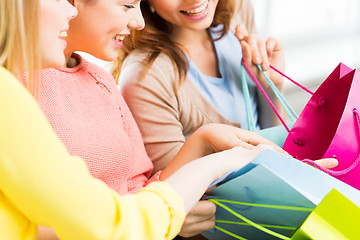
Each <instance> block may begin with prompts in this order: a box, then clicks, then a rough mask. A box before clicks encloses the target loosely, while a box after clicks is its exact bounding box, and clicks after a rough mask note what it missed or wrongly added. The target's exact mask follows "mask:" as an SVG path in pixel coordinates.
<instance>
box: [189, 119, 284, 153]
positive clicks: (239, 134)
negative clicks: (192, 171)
mask: <svg viewBox="0 0 360 240" xmlns="http://www.w3.org/2000/svg"><path fill="white" fill-rule="evenodd" d="M194 134H197V135H199V137H198V138H200V140H201V141H203V142H204V147H205V149H204V155H206V154H210V153H214V152H220V151H223V150H227V149H230V148H233V147H237V146H241V147H243V148H245V149H253V148H254V147H255V146H257V145H259V144H266V145H268V146H270V147H272V148H273V149H274V150H276V151H278V152H281V153H284V154H287V153H286V152H285V151H284V150H283V149H282V148H281V147H279V146H278V145H276V144H275V143H273V142H272V141H270V140H268V139H266V138H264V137H261V136H260V135H259V134H257V133H255V132H251V131H248V130H245V129H241V128H237V127H233V126H230V125H225V124H216V123H212V124H207V125H204V126H202V127H200V128H199V129H198V130H197V131H196V132H195V133H194ZM204 155H203V156H204Z"/></svg>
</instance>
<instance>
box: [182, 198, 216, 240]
mask: <svg viewBox="0 0 360 240" xmlns="http://www.w3.org/2000/svg"><path fill="white" fill-rule="evenodd" d="M215 212H216V205H215V204H214V203H212V202H209V201H206V200H203V201H199V202H198V203H197V204H196V205H195V206H194V207H193V208H192V209H191V211H190V212H189V213H188V215H187V216H186V218H185V221H184V224H183V226H182V228H181V231H180V233H179V235H180V236H182V237H185V238H188V237H192V236H195V235H197V234H200V233H202V232H204V231H207V230H211V229H214V227H215Z"/></svg>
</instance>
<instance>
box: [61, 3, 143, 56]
mask: <svg viewBox="0 0 360 240" xmlns="http://www.w3.org/2000/svg"><path fill="white" fill-rule="evenodd" d="M74 5H75V7H76V8H77V9H78V12H79V14H78V16H77V17H76V18H75V19H74V20H73V21H71V22H70V29H69V32H68V47H67V48H66V55H67V56H68V57H69V56H70V55H71V53H72V52H74V51H83V52H87V53H89V54H91V55H93V56H95V57H97V58H100V59H103V60H106V61H112V60H114V59H115V58H116V56H117V50H118V49H119V48H121V46H122V43H123V39H124V37H125V36H127V35H129V34H130V30H132V29H136V30H141V29H142V28H143V27H144V19H143V17H142V15H141V11H140V0H91V1H89V0H75V1H74Z"/></svg>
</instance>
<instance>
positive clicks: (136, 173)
mask: <svg viewBox="0 0 360 240" xmlns="http://www.w3.org/2000/svg"><path fill="white" fill-rule="evenodd" d="M73 56H74V57H75V58H77V59H78V60H79V61H80V64H79V65H78V66H77V67H75V68H61V69H46V70H44V71H42V77H41V84H40V89H39V98H38V100H39V104H40V106H41V108H42V109H43V111H44V112H45V115H46V117H47V118H48V120H49V121H50V123H51V125H52V126H53V128H54V130H55V132H56V133H57V134H58V136H59V137H60V139H61V140H62V141H63V142H64V143H65V145H66V147H67V149H68V150H69V152H70V154H71V155H77V156H81V157H83V159H84V160H85V161H86V163H87V165H88V168H89V170H90V172H91V174H92V175H93V176H95V177H96V178H99V179H101V180H102V181H104V182H105V183H106V184H107V185H108V186H109V187H111V188H112V189H114V190H115V191H117V192H118V193H120V194H125V193H128V192H136V191H138V190H140V189H141V188H143V187H144V186H145V185H146V184H147V183H148V182H149V180H148V177H149V176H150V173H151V171H152V169H153V165H152V162H151V160H150V159H149V157H148V155H147V154H146V151H145V148H144V144H143V141H142V137H141V134H140V131H139V129H138V127H137V125H136V123H135V120H134V118H133V116H132V114H131V112H130V110H129V109H128V107H127V105H126V103H125V101H124V99H123V97H122V96H121V94H120V92H119V91H118V90H117V88H116V84H115V81H114V79H113V78H112V76H111V75H110V74H109V73H107V72H106V71H105V70H103V69H101V68H99V67H98V66H96V65H94V64H91V63H89V62H87V61H85V60H84V59H82V58H81V57H80V56H79V55H73ZM158 177H159V174H156V175H155V176H154V177H153V178H152V180H158Z"/></svg>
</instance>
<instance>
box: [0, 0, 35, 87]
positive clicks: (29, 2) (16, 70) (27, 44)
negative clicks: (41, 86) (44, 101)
mask: <svg viewBox="0 0 360 240" xmlns="http://www.w3.org/2000/svg"><path fill="white" fill-rule="evenodd" d="M0 64H1V66H3V67H4V68H6V69H7V70H9V71H10V72H12V73H13V74H14V75H15V76H17V77H18V78H19V79H23V80H22V81H23V84H24V85H25V87H26V88H28V89H29V90H30V92H32V93H33V94H35V92H36V89H37V85H38V83H37V81H36V80H37V77H35V74H34V71H35V70H36V69H40V67H41V54H40V46H39V1H38V0H0ZM24 72H26V73H25V74H24V75H23V77H22V78H21V74H23V73H24ZM25 79H26V80H25Z"/></svg>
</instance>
